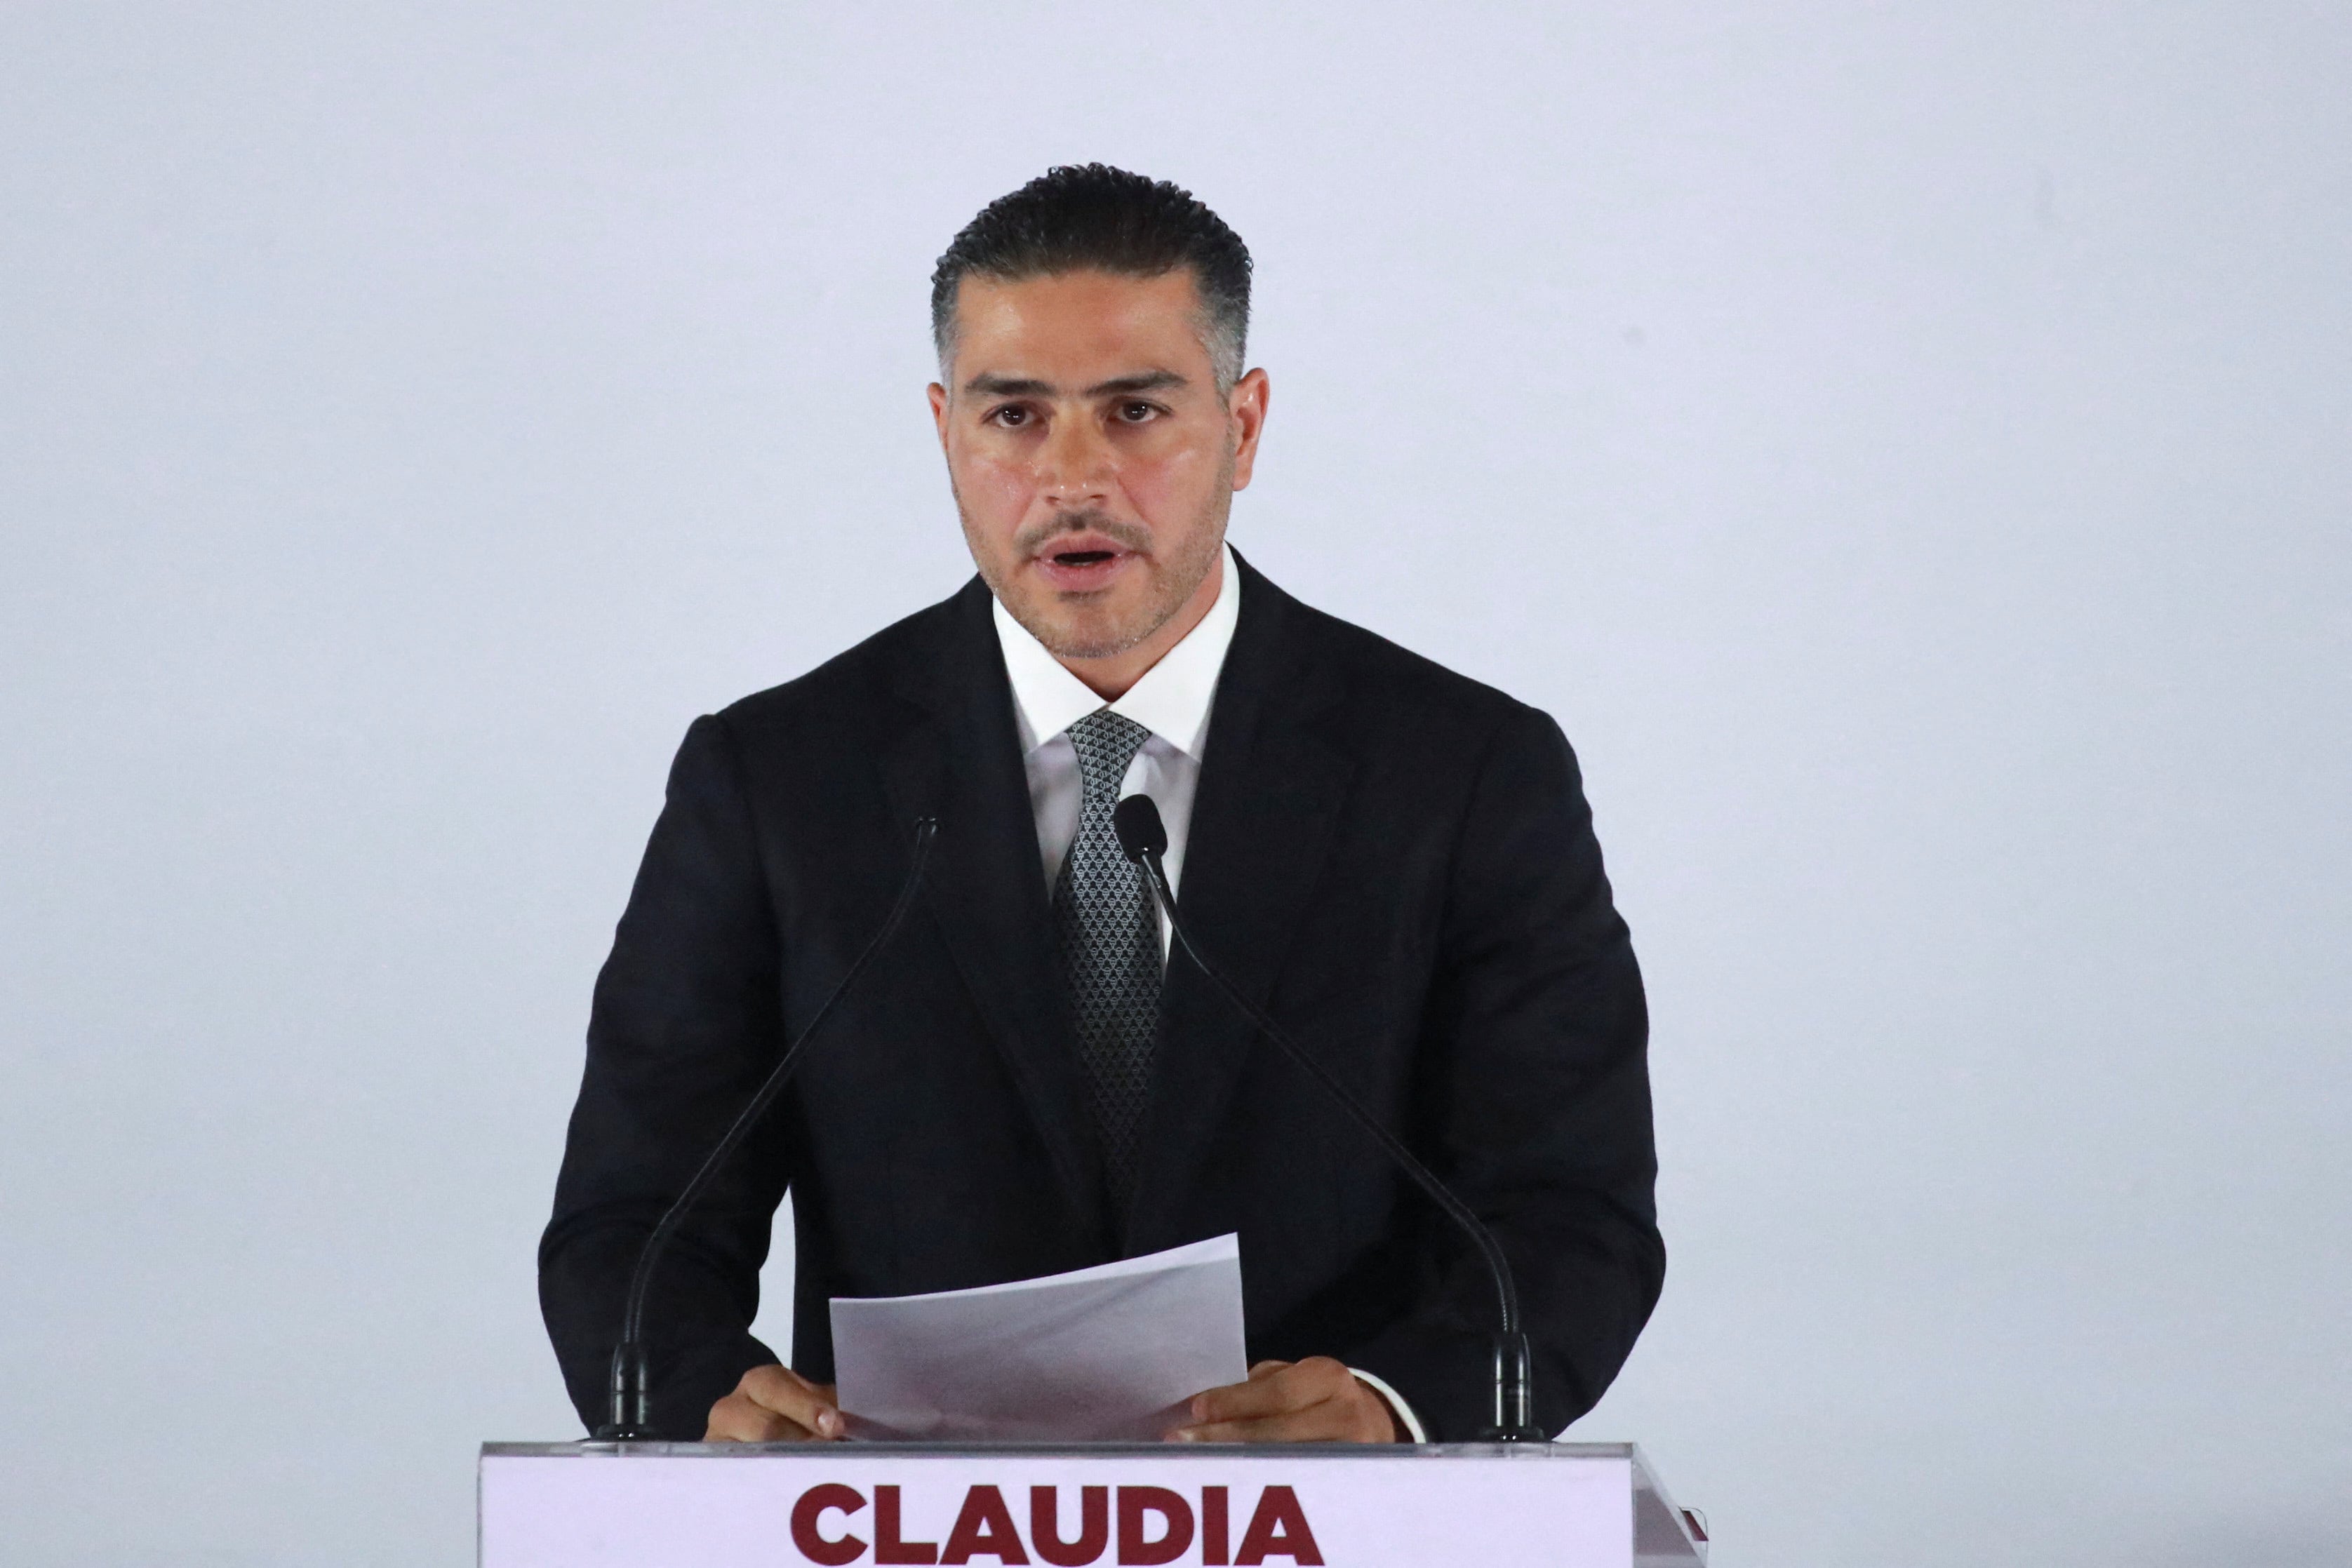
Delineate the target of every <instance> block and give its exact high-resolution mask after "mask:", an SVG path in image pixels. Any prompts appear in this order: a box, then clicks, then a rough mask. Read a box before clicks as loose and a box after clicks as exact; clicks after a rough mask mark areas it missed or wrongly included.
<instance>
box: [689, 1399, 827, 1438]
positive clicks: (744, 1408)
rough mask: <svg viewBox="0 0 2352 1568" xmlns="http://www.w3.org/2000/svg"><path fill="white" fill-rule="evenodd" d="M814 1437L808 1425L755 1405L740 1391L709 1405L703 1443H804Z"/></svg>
mask: <svg viewBox="0 0 2352 1568" xmlns="http://www.w3.org/2000/svg"><path fill="white" fill-rule="evenodd" d="M815 1437H816V1434H815V1433H814V1432H812V1431H810V1430H809V1429H808V1428H807V1427H803V1426H801V1425H799V1424H798V1423H797V1422H793V1421H788V1420H786V1419H785V1418H784V1417H783V1416H779V1415H777V1414H776V1413H775V1412H774V1411H773V1410H770V1409H768V1408H766V1407H765V1406H761V1405H757V1404H754V1403H753V1402H752V1401H751V1399H749V1398H748V1397H746V1396H744V1395H742V1394H741V1393H740V1392H738V1393H734V1394H730V1395H729V1396H727V1397H726V1398H724V1399H721V1400H720V1401H719V1403H718V1404H716V1405H713V1406H711V1407H710V1419H709V1423H708V1424H707V1425H706V1426H705V1427H704V1428H703V1433H702V1440H703V1441H704V1442H706V1443H805V1442H810V1441H813V1440H814V1438H815Z"/></svg>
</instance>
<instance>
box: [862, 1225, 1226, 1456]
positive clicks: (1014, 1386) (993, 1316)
mask: <svg viewBox="0 0 2352 1568" xmlns="http://www.w3.org/2000/svg"><path fill="white" fill-rule="evenodd" d="M833 1360H834V1377H835V1384H836V1386H837V1389H838V1392H839V1397H840V1400H841V1408H842V1410H843V1412H844V1413H845V1415H847V1416H849V1422H850V1435H851V1436H852V1437H868V1438H876V1439H880V1440H886V1441H887V1440H898V1441H907V1440H911V1439H927V1440H932V1441H945V1442H1100V1441H1110V1440H1117V1439H1149V1438H1153V1437H1159V1436H1160V1434H1161V1433H1162V1432H1164V1431H1166V1430H1167V1429H1168V1428H1169V1427H1173V1426H1177V1425H1180V1424H1181V1420H1182V1417H1181V1416H1180V1415H1179V1414H1178V1406H1181V1405H1182V1403H1183V1402H1184V1401H1185V1400H1187V1399H1190V1398H1191V1397H1192V1396H1193V1395H1195V1394H1198V1393H1199V1392H1201V1390H1202V1389H1204V1388H1214V1387H1217V1386H1219V1385H1223V1384H1227V1383H1239V1382H1240V1381H1241V1380H1242V1379H1243V1378H1244V1377H1245V1376H1247V1375H1248V1372H1249V1365H1248V1352H1247V1351H1246V1350H1245V1349H1244V1347H1243V1341H1242V1262H1241V1245H1240V1239H1239V1238H1238V1237H1234V1236H1230V1235H1228V1236H1220V1237H1216V1238H1214V1239H1212V1240H1208V1241H1195V1242H1193V1243H1192V1244H1191V1245H1190V1246H1186V1247H1175V1248H1171V1249H1169V1250H1167V1251H1165V1252H1155V1253H1152V1254H1151V1255H1150V1257H1146V1258H1125V1259H1121V1260H1119V1261H1118V1262H1116V1263H1105V1264H1102V1265H1101V1266H1099V1267H1097V1268H1093V1269H1079V1270H1075V1271H1073V1272H1071V1273H1067V1274H1049V1275H1047V1276H1045V1278H1044V1279H1041V1280H1016V1281H1012V1282H1011V1283H1009V1284H1003V1285H982V1286H980V1287H979V1288H977V1289H975V1290H970V1291H938V1292H936V1293H934V1294H931V1295H927V1296H836V1297H835V1298H834V1300H833Z"/></svg>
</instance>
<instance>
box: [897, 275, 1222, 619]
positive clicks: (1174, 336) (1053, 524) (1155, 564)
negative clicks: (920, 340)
mask: <svg viewBox="0 0 2352 1568" xmlns="http://www.w3.org/2000/svg"><path fill="white" fill-rule="evenodd" d="M1199 308H1200V300H1199V297H1198V295H1197V294H1196V293H1195V292H1194V287H1193V282H1192V273H1191V271H1190V270H1189V269H1182V268H1180V269H1178V270H1177V271H1174V272H1171V273H1165V274H1162V275H1161V276H1160V277H1118V276H1115V275H1113V274H1110V273H1104V272H1094V271H1081V272H1069V273H1063V274H1060V275H1058V276H1055V277H1034V278H1026V279H1024V280H1022V281H1019V282H1013V283H1007V282H1002V281H999V280H996V279H992V278H982V277H966V278H965V279H964V280H963V282H962V284H961V288H960V290H959V292H958V294H957V297H956V338H955V358H954V363H953V364H952V365H950V366H949V367H948V368H947V374H948V377H949V380H948V382H947V384H946V385H944V386H940V385H934V386H933V387H932V388H931V389H930V398H931V413H932V415H933V417H934V418H935V419H937V421H938V422H939V430H940V445H941V447H942V448H943V449H944V450H945V451H946V453H947V460H948V479H949V483H950V485H951V486H953V488H954V491H955V498H956V507H957V510H958V511H960V512H961V514H962V517H963V531H964V538H965V540H966V542H967V543H969V544H970V545H971V557H972V559H973V561H975V562H976V563H977V564H978V565H979V567H980V574H981V576H982V578H983V579H984V580H986V581H987V583H988V586H989V587H990V588H991V589H992V591H994V592H995V594H996V597H997V598H998V599H999V600H1001V601H1003V604H1004V607H1005V609H1007V610H1008V611H1010V612H1012V614H1013V619H1014V620H1016V621H1018V622H1021V624H1022V625H1023V626H1024V627H1026V628H1028V630H1029V632H1030V633H1031V634H1032V635H1034V637H1035V638H1036V639H1037V640H1038V641H1039V642H1041V643H1044V644H1045V646H1046V647H1047V648H1048V649H1049V650H1051V651H1052V652H1053V653H1055V654H1056V655H1058V656H1060V657H1061V658H1063V659H1064V660H1079V661H1090V660H1092V661H1101V660H1110V661H1117V660H1119V659H1120V658H1121V656H1122V655H1127V654H1129V653H1131V652H1133V651H1137V650H1143V651H1145V652H1147V653H1150V655H1151V657H1153V658H1156V657H1157V654H1158V653H1163V652H1165V649H1157V650H1156V651H1155V650H1150V649H1147V648H1146V646H1145V645H1146V644H1148V643H1153V642H1154V641H1155V639H1156V634H1160V633H1163V631H1164V629H1167V628H1170V627H1171V625H1172V626H1173V627H1174V628H1175V630H1174V632H1173V635H1172V636H1169V637H1168V638H1167V640H1168V641H1171V642H1172V641H1173V638H1174V636H1181V634H1182V633H1183V632H1186V631H1189V630H1191V624H1192V622H1195V621H1198V620H1199V618H1200V614H1201V613H1202V612H1205V611H1206V609H1207V605H1208V602H1209V601H1212V600H1213V598H1214V597H1215V591H1214V587H1213V583H1212V581H1211V576H1210V574H1211V571H1212V569H1213V568H1214V566H1215V565H1216V562H1217V552H1218V547H1219V546H1221V545H1222V544H1223V542H1224V537H1225V518H1226V516H1227V514H1228V513H1229V512H1230V511H1231V509H1232V507H1233V497H1234V491H1236V490H1238V489H1240V488H1242V486H1244V485H1247V484H1248V483H1249V479H1250V468H1251V465H1252V464H1253V462H1254V461H1255V457H1256V455H1257V437H1258V432H1259V430H1260V428H1261V426H1262V424H1263V422H1264V419H1265V391H1266V387H1265V373H1264V372H1263V371H1251V372H1250V373H1249V374H1248V375H1247V376H1244V377H1243V378H1242V380H1241V382H1239V383H1237V384H1236V385H1235V386H1234V389H1233V391H1232V392H1230V393H1228V394H1225V395H1223V396H1220V395H1219V393H1218V392H1217V386H1216V378H1215V376H1214V373H1213V371H1212V368H1211V366H1210V362H1209V354H1208V350H1207V349H1206V348H1204V347H1203V346H1202V341H1201V337H1200V333H1199V329H1198V328H1197V326H1196V319H1197V312H1198V310H1199ZM1188 611H1189V612H1191V613H1190V618H1189V619H1187V618H1186V615H1185V613H1184V612H1188Z"/></svg>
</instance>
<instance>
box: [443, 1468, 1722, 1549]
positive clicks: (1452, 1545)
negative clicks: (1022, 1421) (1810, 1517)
mask: <svg viewBox="0 0 2352 1568" xmlns="http://www.w3.org/2000/svg"><path fill="white" fill-rule="evenodd" d="M478 1521H479V1523H478V1542H479V1544H478V1563H479V1564H480V1568H607V1565H609V1568H686V1565H688V1564H692V1565H694V1568H706V1565H709V1568H719V1565H732V1564H737V1563H742V1564H759V1565H761V1568H769V1565H778V1568H786V1565H793V1568H796V1565H798V1564H802V1563H818V1564H824V1565H826V1568H839V1565H841V1564H847V1563H876V1564H940V1565H951V1564H960V1563H987V1564H991V1565H994V1564H1003V1563H1034V1564H1051V1565H1053V1568H1084V1565H1087V1564H1103V1565H1105V1568H1110V1565H1113V1564H1118V1565H1125V1564H1129V1563H1152V1564H1160V1563H1173V1564H1196V1563H1197V1564H1201V1565H1202V1568H1256V1565H1258V1564H1262V1563H1272V1564H1277V1565H1281V1568H1290V1565H1294V1564H1327V1563H1328V1564H1330V1565H1331V1568H1391V1565H1403V1564H1411V1565H1412V1568H1442V1565H1444V1564H1452V1563H1463V1564H1477V1565H1478V1568H1506V1565H1510V1564H1522V1563H1524V1564H1530V1565H1533V1564H1543V1565H1545V1568H1666V1565H1668V1564H1677V1565H1680V1564H1704V1563H1706V1545H1705V1537H1704V1535H1703V1534H1702V1533H1701V1532H1700V1531H1698V1530H1697V1529H1696V1527H1695V1525H1694V1523H1693V1521H1691V1519H1690V1518H1689V1517H1688V1516H1687V1515H1685V1513H1683V1512H1682V1511H1680V1510H1678V1509H1676V1508H1675V1505H1674V1503H1673V1501H1672V1500H1671V1499H1669V1498H1668V1497H1667V1496H1666V1494H1665V1492H1664V1489H1662V1488H1661V1487H1660V1486H1659V1485H1658V1480H1657V1477H1656V1476H1655V1474H1654V1473H1653V1472H1652V1470H1651V1469H1650V1467H1649V1463H1648V1461H1647V1460H1646V1459H1645V1458H1643V1455H1642V1452H1641V1450H1640V1449H1639V1448H1635V1447H1633V1445H1631V1444H1624V1443H1550V1444H1537V1445H1524V1446H1518V1447H1508V1446H1501V1445H1487V1444H1476V1443H1464V1444H1429V1445H1424V1446H1413V1445H1398V1446H1395V1447H1380V1448H1360V1447H1352V1446H1346V1445H1339V1444H1333V1445H1328V1446H1326V1445H1313V1446H1296V1447H1293V1446H1268V1447H1255V1446H1244V1445H1215V1446H1210V1445H1203V1446H1201V1447H1192V1446H1188V1445H1173V1444H1160V1443H1150V1444H1132V1445H1129V1444H1104V1445H1096V1446H1088V1447H1053V1446H1042V1445H1041V1446H1030V1445H1005V1446H986V1447H949V1446H943V1445H932V1444H914V1443H889V1444H882V1443H807V1444H794V1443H774V1444H705V1443H626V1444H610V1443H604V1444H599V1443H488V1444H485V1445H484V1446H483V1448H482V1457H481V1470H480V1511H479V1515H478Z"/></svg>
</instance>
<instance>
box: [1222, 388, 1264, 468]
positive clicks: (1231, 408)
mask: <svg viewBox="0 0 2352 1568" xmlns="http://www.w3.org/2000/svg"><path fill="white" fill-rule="evenodd" d="M1272 392H1273V387H1272V386H1271V384H1270V383H1269V382H1267V381H1266V379H1265V371H1251V372H1250V373H1249V374H1247V375H1245V376H1244V377H1243V378H1242V379H1241V380H1239V381H1237V382H1234V390H1233V392H1232V393H1231V394H1230V395H1229V396H1228V397H1227V398H1226V400H1225V411H1226V413H1227V416H1228V417H1229V418H1231V419H1232V420H1233V422H1234V425H1235V427H1236V428H1235V431H1234V489H1236V490H1242V489H1246V488H1248V486H1249V482H1250V475H1251V473H1252V472H1253V471H1255V468H1256V466H1257V438H1258V437H1259V436H1260V435H1262V434H1265V406H1266V400H1267V398H1268V397H1269V396H1270V395H1271V393H1272Z"/></svg>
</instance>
